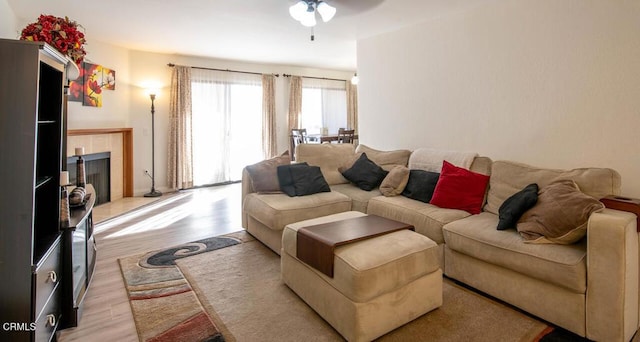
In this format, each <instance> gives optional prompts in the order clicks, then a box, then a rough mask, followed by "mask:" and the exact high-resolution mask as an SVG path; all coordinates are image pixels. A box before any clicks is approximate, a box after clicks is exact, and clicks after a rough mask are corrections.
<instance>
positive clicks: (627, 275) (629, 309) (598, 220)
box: [586, 209, 640, 341]
mask: <svg viewBox="0 0 640 342" xmlns="http://www.w3.org/2000/svg"><path fill="white" fill-rule="evenodd" d="M636 225H637V223H636V216H635V215H633V214H631V213H627V212H622V211H618V210H612V209H604V210H603V211H601V212H598V213H594V214H593V215H591V217H590V218H589V224H588V228H587V305H586V306H587V313H586V320H587V321H586V325H587V329H586V330H587V336H586V337H587V338H588V339H590V340H594V341H629V340H630V339H631V337H632V336H633V334H634V332H635V331H636V329H637V328H638V316H639V313H638V291H639V287H638V273H639V271H638V267H639V266H640V265H639V262H638V248H639V246H638V233H637V232H636Z"/></svg>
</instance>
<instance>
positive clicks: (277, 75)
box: [167, 63, 280, 77]
mask: <svg viewBox="0 0 640 342" xmlns="http://www.w3.org/2000/svg"><path fill="white" fill-rule="evenodd" d="M167 65H168V66H169V67H172V68H173V67H174V66H176V65H175V64H173V63H168V64H167ZM188 67H189V68H191V69H200V70H214V71H226V72H237V73H240V74H249V75H263V74H262V73H259V72H251V71H240V70H231V69H216V68H205V67H196V66H188ZM272 75H273V76H275V77H280V74H272Z"/></svg>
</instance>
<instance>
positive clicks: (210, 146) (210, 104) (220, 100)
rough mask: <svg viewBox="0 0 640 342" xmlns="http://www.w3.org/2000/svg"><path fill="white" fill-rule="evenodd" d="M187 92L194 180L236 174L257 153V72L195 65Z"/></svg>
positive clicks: (200, 182) (259, 111) (259, 86)
mask: <svg viewBox="0 0 640 342" xmlns="http://www.w3.org/2000/svg"><path fill="white" fill-rule="evenodd" d="M191 97H192V112H193V183H194V186H202V185H209V184H218V183H226V182H231V181H238V180H240V179H241V178H242V168H243V167H245V166H246V165H249V164H253V163H256V162H258V161H260V160H261V159H263V156H262V84H261V78H260V76H259V75H247V74H238V73H231V72H220V71H212V70H199V69H195V70H193V72H192V83H191Z"/></svg>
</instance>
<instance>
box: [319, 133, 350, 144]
mask: <svg viewBox="0 0 640 342" xmlns="http://www.w3.org/2000/svg"><path fill="white" fill-rule="evenodd" d="M353 139H354V140H358V135H357V134H356V135H354V136H353ZM307 140H308V142H310V143H319V144H322V143H325V142H328V143H330V142H333V141H338V133H329V134H308V135H307Z"/></svg>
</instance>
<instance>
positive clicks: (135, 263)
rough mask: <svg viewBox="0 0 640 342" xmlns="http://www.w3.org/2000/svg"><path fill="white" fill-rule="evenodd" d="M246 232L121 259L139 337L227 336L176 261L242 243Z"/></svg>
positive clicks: (155, 341) (155, 340)
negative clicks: (201, 302)
mask: <svg viewBox="0 0 640 342" xmlns="http://www.w3.org/2000/svg"><path fill="white" fill-rule="evenodd" d="M244 236H246V234H244V233H242V234H241V235H240V236H239V237H237V236H235V234H229V235H225V236H220V237H213V238H208V239H204V240H199V241H194V242H191V243H187V244H183V245H179V246H174V247H171V248H167V249H163V250H158V251H153V252H149V253H146V254H142V255H135V256H131V257H126V258H121V259H119V260H118V262H119V264H120V270H121V271H122V276H123V279H124V282H125V288H126V290H127V294H128V296H129V302H130V304H131V310H132V312H133V316H134V320H135V323H136V329H137V332H138V337H139V339H140V341H150V342H160V341H210V342H223V341H225V338H224V327H223V326H222V325H221V324H220V325H216V323H214V320H213V319H212V318H211V317H210V316H209V314H208V313H207V312H206V311H205V310H204V308H203V307H202V305H200V302H199V300H198V298H197V297H196V295H195V293H194V292H193V290H192V288H191V286H190V285H189V283H188V282H187V281H186V280H185V278H184V277H183V275H182V273H181V272H180V270H179V269H178V268H177V267H176V264H175V261H176V260H179V259H181V258H185V257H189V256H193V255H198V254H201V253H206V252H210V251H212V250H216V249H219V248H224V247H228V246H232V245H236V244H239V243H241V242H242V237H244ZM226 341H229V340H228V339H227V340H226Z"/></svg>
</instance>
